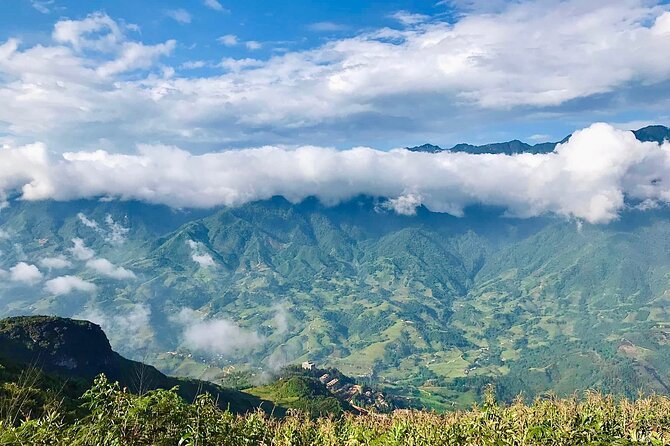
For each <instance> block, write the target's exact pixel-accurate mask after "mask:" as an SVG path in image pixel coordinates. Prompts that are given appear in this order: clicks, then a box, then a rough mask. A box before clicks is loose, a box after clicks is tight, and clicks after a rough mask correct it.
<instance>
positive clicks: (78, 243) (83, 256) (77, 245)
mask: <svg viewBox="0 0 670 446" xmlns="http://www.w3.org/2000/svg"><path fill="white" fill-rule="evenodd" d="M72 243H73V245H74V246H73V247H72V248H69V249H68V251H70V253H72V256H73V257H74V258H75V259H77V260H88V259H91V258H93V256H94V255H95V251H93V250H92V249H91V248H88V247H87V246H86V245H85V244H84V241H83V240H82V239H80V238H78V237H77V238H73V239H72Z"/></svg>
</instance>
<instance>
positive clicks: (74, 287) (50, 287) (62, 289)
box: [44, 275, 97, 296]
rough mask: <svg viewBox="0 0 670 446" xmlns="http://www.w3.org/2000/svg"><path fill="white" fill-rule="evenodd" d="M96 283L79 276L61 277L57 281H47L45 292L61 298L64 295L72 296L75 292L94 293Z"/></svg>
mask: <svg viewBox="0 0 670 446" xmlns="http://www.w3.org/2000/svg"><path fill="white" fill-rule="evenodd" d="M96 288H97V287H96V286H95V284H94V283H91V282H87V281H85V280H83V279H81V278H79V277H77V276H70V275H68V276H61V277H56V278H55V279H51V280H47V281H46V282H45V284H44V289H45V291H47V292H49V293H51V294H53V295H55V296H60V295H62V294H70V293H72V292H73V291H82V292H85V293H92V292H94V291H95V290H96Z"/></svg>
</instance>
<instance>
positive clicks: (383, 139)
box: [0, 0, 670, 153]
mask: <svg viewBox="0 0 670 446" xmlns="http://www.w3.org/2000/svg"><path fill="white" fill-rule="evenodd" d="M0 10H1V13H0V45H2V46H0V103H3V104H4V106H3V107H2V110H0V138H2V139H1V140H0V141H1V142H4V143H5V144H27V143H31V142H36V141H40V142H43V143H45V144H46V145H47V146H48V147H49V148H50V150H53V151H56V152H63V151H70V150H82V149H86V150H91V149H98V148H100V149H105V150H109V151H114V152H133V151H134V150H135V149H136V147H137V146H138V145H140V144H167V145H176V146H179V147H181V148H184V149H187V150H190V151H193V152H196V153H203V152H207V151H216V150H223V149H227V148H239V147H258V146H262V145H286V146H301V145H318V146H329V147H336V148H349V147H353V146H358V145H366V146H371V147H375V148H379V149H382V150H387V149H390V148H393V147H399V146H405V145H414V144H421V143H424V142H432V143H435V144H440V145H443V146H449V145H452V144H455V143H458V142H464V141H465V142H473V143H485V142H491V141H501V140H509V139H513V138H518V139H522V140H527V141H530V142H534V141H543V140H559V139H561V138H563V136H565V135H566V134H568V133H571V132H573V131H574V130H575V129H579V128H583V127H586V126H588V125H589V124H591V123H593V122H596V121H605V122H609V123H612V124H614V125H615V126H617V127H622V128H635V127H639V126H642V125H645V124H648V123H653V122H657V123H661V124H666V125H667V124H668V123H670V118H669V115H670V113H668V112H667V110H668V106H669V105H670V104H669V102H670V101H669V100H670V88H669V87H670V62H666V61H663V60H661V59H667V58H659V57H658V55H659V54H668V52H667V51H668V50H670V14H668V12H667V10H668V6H667V4H665V3H664V2H653V1H646V0H621V1H614V2H606V1H558V0H556V1H552V0H542V1H516V2H512V3H510V2H504V1H488V2H478V1H467V0H465V1H463V0H458V1H447V2H438V1H437V0H432V1H353V0H348V1H338V2H315V1H306V0H295V1H275V2H269V1H260V0H246V1H232V0H229V1H224V0H221V1H214V0H207V1H204V0H193V1H181V2H169V1H142V2H137V1H127V0H119V1H86V2H81V1H64V0H41V1H38V0H32V1H31V0H0ZM59 29H60V34H59V32H58V30H59ZM3 49H4V50H3Z"/></svg>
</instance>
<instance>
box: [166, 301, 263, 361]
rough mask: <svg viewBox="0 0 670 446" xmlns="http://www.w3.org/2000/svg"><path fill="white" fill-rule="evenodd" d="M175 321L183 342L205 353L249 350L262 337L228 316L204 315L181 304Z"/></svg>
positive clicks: (220, 353)
mask: <svg viewBox="0 0 670 446" xmlns="http://www.w3.org/2000/svg"><path fill="white" fill-rule="evenodd" d="M175 321H176V322H178V323H179V324H181V325H183V327H184V332H183V342H184V345H185V346H186V347H188V348H190V349H192V350H195V351H199V352H203V353H207V354H212V355H227V354H230V353H233V352H237V351H244V350H250V349H253V348H254V347H256V346H258V345H260V344H262V343H263V341H264V340H263V337H261V336H260V335H259V334H258V333H256V332H255V331H249V330H246V329H244V328H242V327H240V326H239V325H238V324H236V323H235V322H234V321H232V320H230V319H224V318H214V319H206V318H204V317H203V316H202V315H201V314H200V313H199V312H197V311H195V310H192V309H190V308H183V309H182V310H181V311H180V312H179V314H178V315H177V317H176V318H175Z"/></svg>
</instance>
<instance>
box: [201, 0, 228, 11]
mask: <svg viewBox="0 0 670 446" xmlns="http://www.w3.org/2000/svg"><path fill="white" fill-rule="evenodd" d="M202 3H203V4H204V5H205V6H207V7H208V8H210V9H213V10H215V11H219V12H227V9H226V8H224V7H223V5H222V4H221V3H219V2H218V1H217V0H204V1H203V2H202Z"/></svg>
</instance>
